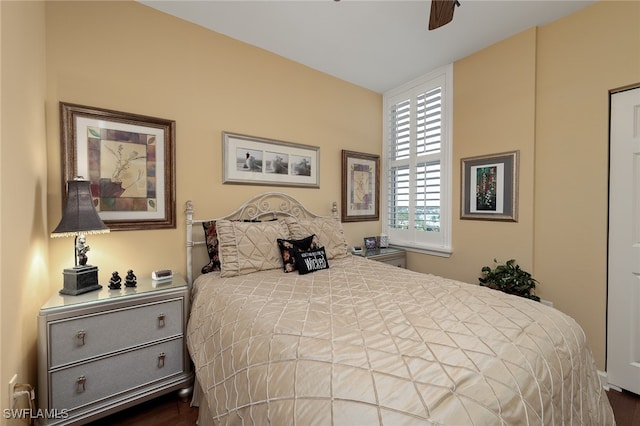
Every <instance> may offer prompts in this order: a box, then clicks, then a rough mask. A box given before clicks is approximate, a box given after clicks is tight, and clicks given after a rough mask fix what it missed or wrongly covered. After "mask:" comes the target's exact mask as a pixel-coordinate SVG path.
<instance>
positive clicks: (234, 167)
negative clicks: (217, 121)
mask: <svg viewBox="0 0 640 426" xmlns="http://www.w3.org/2000/svg"><path fill="white" fill-rule="evenodd" d="M222 162H223V164H222V183H231V184H249V185H270V186H301V187H308V188H320V148H319V147H317V146H309V145H301V144H298V143H293V142H283V141H278V140H273V139H266V138H259V137H255V136H247V135H240V134H237V133H229V132H222Z"/></svg>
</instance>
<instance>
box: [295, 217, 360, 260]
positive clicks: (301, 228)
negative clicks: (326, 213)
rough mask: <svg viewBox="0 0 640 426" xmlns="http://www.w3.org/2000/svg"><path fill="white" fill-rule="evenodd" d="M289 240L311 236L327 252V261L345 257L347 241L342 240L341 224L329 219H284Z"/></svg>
mask: <svg viewBox="0 0 640 426" xmlns="http://www.w3.org/2000/svg"><path fill="white" fill-rule="evenodd" d="M284 221H285V222H286V224H287V226H288V227H289V233H290V234H291V238H294V239H300V238H304V237H306V236H308V235H311V234H316V235H317V236H318V241H319V242H320V244H321V245H322V246H323V247H324V249H325V251H326V252H327V258H328V259H338V258H341V257H346V256H347V241H346V240H345V238H344V231H343V229H342V224H341V223H340V222H338V221H337V220H335V219H333V218H330V217H316V218H313V219H300V218H295V217H291V216H289V217H285V218H284Z"/></svg>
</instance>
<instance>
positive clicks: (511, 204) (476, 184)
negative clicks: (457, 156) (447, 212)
mask: <svg viewBox="0 0 640 426" xmlns="http://www.w3.org/2000/svg"><path fill="white" fill-rule="evenodd" d="M518 161H519V151H511V152H504V153H501V154H494V155H484V156H479V157H470V158H463V159H462V160H461V162H462V165H461V170H462V179H461V182H462V190H461V198H462V199H461V203H460V207H461V212H460V218H461V219H480V220H501V221H508V222H517V221H518Z"/></svg>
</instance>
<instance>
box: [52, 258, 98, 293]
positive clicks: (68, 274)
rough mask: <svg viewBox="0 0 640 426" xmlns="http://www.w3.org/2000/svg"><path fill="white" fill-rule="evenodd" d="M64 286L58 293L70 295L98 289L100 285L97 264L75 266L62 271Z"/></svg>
mask: <svg viewBox="0 0 640 426" xmlns="http://www.w3.org/2000/svg"><path fill="white" fill-rule="evenodd" d="M63 274H64V288H62V289H61V290H60V291H59V293H60V294H66V295H70V296H77V295H78V294H82V293H87V292H89V291H94V290H100V289H101V288H102V286H101V285H100V284H98V267H97V266H91V265H87V266H76V267H75V268H68V269H65V270H64V271H63Z"/></svg>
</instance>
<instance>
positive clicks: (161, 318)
mask: <svg viewBox="0 0 640 426" xmlns="http://www.w3.org/2000/svg"><path fill="white" fill-rule="evenodd" d="M164 318H165V315H164V313H162V314H160V315H158V327H164Z"/></svg>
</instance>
